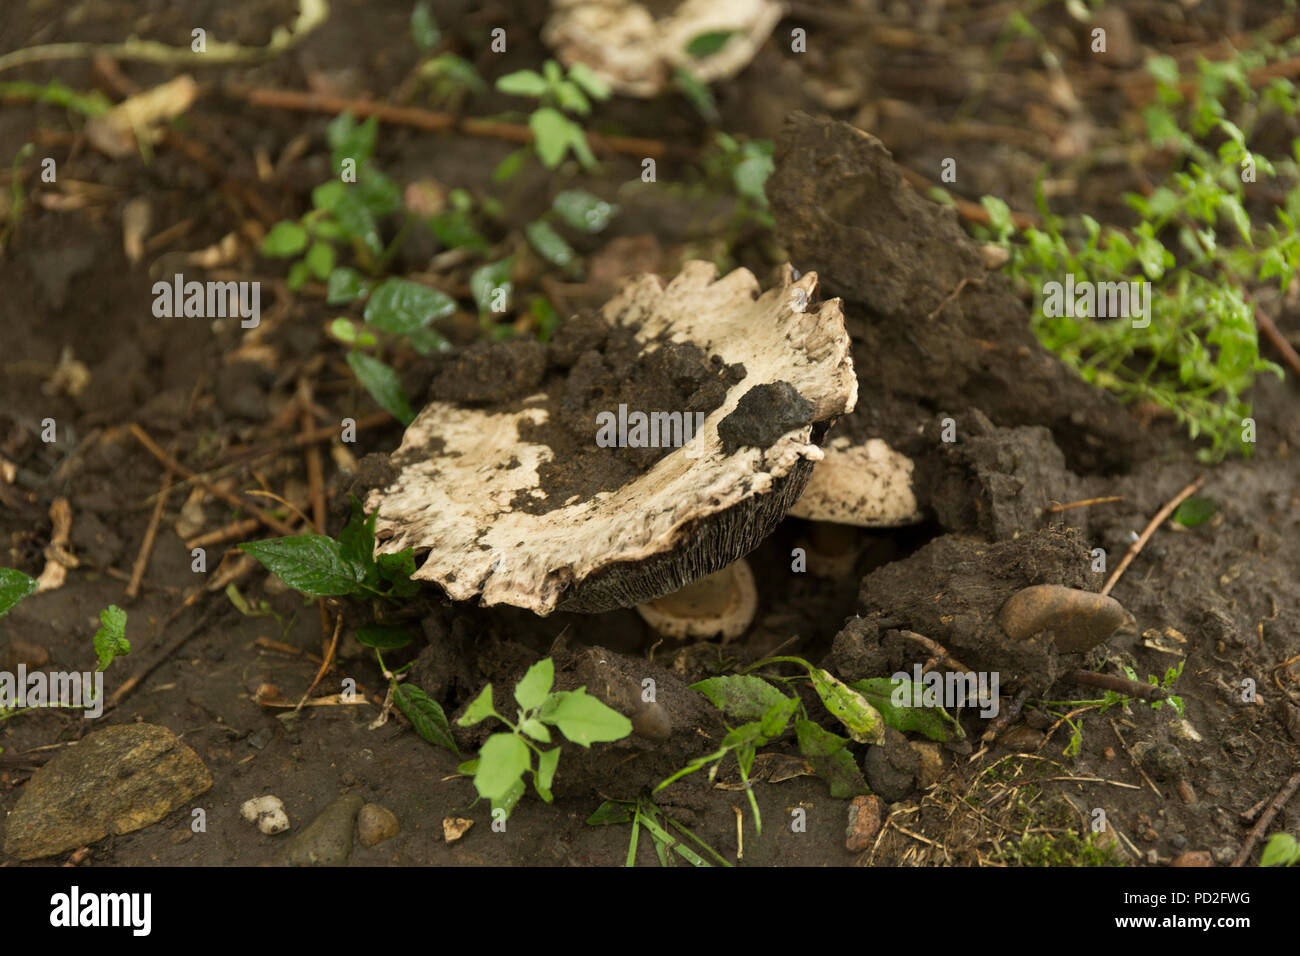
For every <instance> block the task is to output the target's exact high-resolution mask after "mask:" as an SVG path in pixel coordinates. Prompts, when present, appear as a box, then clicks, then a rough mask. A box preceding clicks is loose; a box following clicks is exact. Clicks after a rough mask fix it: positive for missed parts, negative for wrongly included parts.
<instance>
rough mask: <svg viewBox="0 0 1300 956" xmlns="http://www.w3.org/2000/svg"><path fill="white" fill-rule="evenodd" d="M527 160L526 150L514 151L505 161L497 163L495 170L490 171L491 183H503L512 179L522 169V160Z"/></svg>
mask: <svg viewBox="0 0 1300 956" xmlns="http://www.w3.org/2000/svg"><path fill="white" fill-rule="evenodd" d="M527 158H528V150H526V149H516V150H514V151H513V152H511V153H510V154H508V155H507V156H506V158H505V159H503V160H501V162H499V163H497V168H496V169H494V170H492V181H493V182H494V183H504V182H508V181H509V180H511V179H514V178H515V177H516V176H518V175H519V170H520V169H522V168H523V165H524V160H525V159H527Z"/></svg>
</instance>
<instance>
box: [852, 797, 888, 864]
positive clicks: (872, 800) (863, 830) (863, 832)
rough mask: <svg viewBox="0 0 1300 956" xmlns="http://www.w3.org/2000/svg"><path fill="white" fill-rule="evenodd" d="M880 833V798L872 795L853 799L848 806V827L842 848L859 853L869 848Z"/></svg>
mask: <svg viewBox="0 0 1300 956" xmlns="http://www.w3.org/2000/svg"><path fill="white" fill-rule="evenodd" d="M879 832H880V798H879V797H877V796H876V795H875V794H874V793H873V794H870V795H869V796H859V797H854V798H853V802H852V803H850V804H849V826H848V829H847V830H846V831H845V834H844V836H845V840H844V847H845V849H847V850H848V851H849V852H850V853H861V852H862V851H863V850H866V849H868V848H870V846H871V842H872V841H873V840H874V839H875V838H876V834H877V833H879Z"/></svg>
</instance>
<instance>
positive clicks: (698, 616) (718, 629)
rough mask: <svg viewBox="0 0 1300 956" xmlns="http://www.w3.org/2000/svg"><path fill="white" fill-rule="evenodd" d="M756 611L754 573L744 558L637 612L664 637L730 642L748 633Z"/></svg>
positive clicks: (638, 607) (652, 602)
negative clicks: (720, 639) (720, 638)
mask: <svg viewBox="0 0 1300 956" xmlns="http://www.w3.org/2000/svg"><path fill="white" fill-rule="evenodd" d="M757 608H758V589H757V588H756V587H755V585H754V572H753V571H751V570H750V567H749V562H748V561H746V560H745V559H744V558H741V559H740V560H739V561H737V562H735V563H734V564H729V565H727V566H726V567H725V568H723V569H722V570H721V571H718V572H716V573H714V574H710V575H709V576H708V577H703V578H700V580H698V581H695V582H693V583H691V584H688V585H686V587H684V588H682V589H681V590H680V591H674V592H673V593H672V594H668V595H665V596H664V597H661V598H658V599H657V600H654V601H651V602H650V603H648V604H638V605H637V608H636V609H637V612H638V613H639V614H640V615H641V616H642V617H643V618H645V621H646V623H647V624H649V625H650V626H651V627H653V628H654V629H655V630H656V631H658V632H659V633H660V634H662V635H664V637H675V638H678V639H682V638H687V637H699V638H706V637H716V636H718V635H722V639H723V640H724V641H729V640H731V639H732V638H733V637H739V636H740V635H741V634H743V633H744V632H745V631H746V629H747V628H748V627H749V625H750V624H751V623H752V622H753V620H754V611H755V610H756V609H757Z"/></svg>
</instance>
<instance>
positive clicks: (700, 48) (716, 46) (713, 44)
mask: <svg viewBox="0 0 1300 956" xmlns="http://www.w3.org/2000/svg"><path fill="white" fill-rule="evenodd" d="M735 34H736V31H735V30H711V31H709V32H708V33H700V34H698V35H696V36H694V37H692V38H691V41H690V42H689V43H687V44H686V52H687V53H689V54H690V55H691V56H693V57H695V59H697V60H702V59H704V58H705V57H706V56H713V54H715V53H717V52H718V51H719V50H721V49H722V48H723V47H724V46H726V45H727V41H728V40H730V39H731V38H732V37H733V36H735Z"/></svg>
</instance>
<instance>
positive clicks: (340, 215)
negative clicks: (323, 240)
mask: <svg viewBox="0 0 1300 956" xmlns="http://www.w3.org/2000/svg"><path fill="white" fill-rule="evenodd" d="M334 218H335V219H336V220H337V221H338V225H339V228H340V229H342V230H343V232H344V234H345V235H347V236H348V237H349V238H351V239H353V240H354V241H358V242H360V243H361V244H362V245H363V246H364V247H365V248H366V249H368V250H369V251H370V253H371V255H375V256H378V255H380V254H381V253H383V251H384V241H383V240H382V239H381V238H380V237H379V223H378V222H377V221H376V220H375V214H374V213H373V212H372V211H371V210H370V207H369V206H367V205H366V203H365V200H364V198H363V197H362V196H361V194H360V193H359V192H358V191H357V190H356V189H347V188H346V187H345V192H344V193H343V194H342V195H341V196H339V200H338V202H337V203H336V204H335V206H334Z"/></svg>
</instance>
